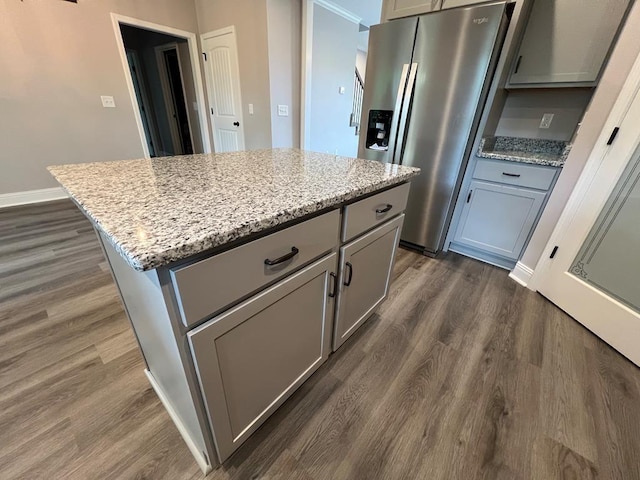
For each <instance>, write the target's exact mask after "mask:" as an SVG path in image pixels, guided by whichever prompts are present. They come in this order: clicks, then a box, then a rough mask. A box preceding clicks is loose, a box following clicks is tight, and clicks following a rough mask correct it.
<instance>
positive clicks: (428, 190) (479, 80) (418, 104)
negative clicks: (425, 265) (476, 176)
mask: <svg viewBox="0 0 640 480" xmlns="http://www.w3.org/2000/svg"><path fill="white" fill-rule="evenodd" d="M504 12H505V4H504V3H495V4H488V5H482V6H473V7H467V8H456V9H453V10H443V11H441V12H437V13H433V14H429V15H423V16H421V17H419V21H418V31H417V35H416V44H415V49H414V54H413V63H414V64H417V71H416V75H415V85H414V86H413V99H412V101H409V100H410V99H405V104H407V105H409V104H410V105H411V109H410V111H406V114H407V115H408V120H407V121H406V125H407V127H406V131H405V132H404V141H405V143H404V150H403V151H402V152H401V156H400V155H397V157H398V158H400V163H402V164H403V165H410V166H415V167H420V168H421V169H422V173H421V174H420V175H419V176H418V177H416V178H415V179H413V181H412V182H411V192H410V194H409V202H408V205H407V211H406V220H405V222H404V228H403V230H402V235H401V239H402V240H403V241H405V242H409V243H411V244H414V245H416V246H419V247H422V248H423V249H424V250H426V251H427V252H432V253H435V252H437V251H438V250H440V249H441V248H442V243H443V241H444V237H445V234H446V227H447V225H448V222H449V221H450V217H451V213H452V211H453V206H454V203H455V197H454V195H457V191H456V190H457V189H458V188H459V180H461V179H462V172H463V168H464V166H466V159H465V158H464V157H465V150H466V149H467V145H468V144H469V142H470V141H473V138H472V137H473V135H472V134H474V133H475V132H472V129H473V127H474V124H476V123H477V122H476V121H475V120H476V119H477V118H479V115H480V114H481V109H482V106H483V104H484V97H485V96H486V95H485V94H486V91H485V90H486V89H484V88H483V87H484V86H485V85H486V86H488V84H489V82H490V78H488V77H489V76H490V72H489V70H490V65H491V59H492V56H493V55H494V50H497V49H499V47H500V46H501V44H502V38H500V39H498V37H501V36H502V35H503V34H504V28H501V27H502V26H503V21H506V20H504V19H505V18H506V16H505V15H504ZM496 55H497V52H496ZM369 78H370V77H369V72H368V71H367V79H369ZM477 116H478V117H477ZM400 136H401V137H402V135H400Z"/></svg>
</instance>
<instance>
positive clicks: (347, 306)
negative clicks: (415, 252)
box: [333, 215, 404, 351]
mask: <svg viewBox="0 0 640 480" xmlns="http://www.w3.org/2000/svg"><path fill="white" fill-rule="evenodd" d="M403 221H404V215H400V216H399V217H397V218H395V219H393V220H390V221H389V222H387V223H385V224H384V225H382V226H380V227H378V228H376V229H375V230H373V231H372V232H370V233H368V234H366V235H364V236H363V237H360V238H358V239H356V240H354V241H353V242H351V243H348V244H347V245H345V246H344V247H342V248H341V249H340V279H341V282H340V287H339V289H338V309H337V313H336V322H335V327H334V333H333V349H334V351H335V350H336V349H337V348H338V347H340V345H342V344H343V343H344V342H345V340H346V339H347V338H349V337H350V336H351V335H352V334H353V333H354V332H355V331H356V329H357V328H358V327H359V326H360V325H362V323H363V322H364V321H365V320H366V319H367V318H369V316H370V315H371V314H372V313H373V312H374V310H375V309H376V307H377V306H378V305H380V303H382V301H383V300H384V299H385V298H386V296H387V293H388V292H389V282H390V279H391V270H392V269H393V262H394V259H395V254H396V248H397V246H398V242H399V241H400V231H401V230H402V222H403Z"/></svg>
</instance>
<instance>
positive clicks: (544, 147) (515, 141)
mask: <svg viewBox="0 0 640 480" xmlns="http://www.w3.org/2000/svg"><path fill="white" fill-rule="evenodd" d="M570 150H571V144H570V143H568V142H562V141H558V140H543V139H539V138H516V137H485V138H483V139H482V141H481V142H480V147H479V148H478V156H479V157H482V158H494V159H497V160H508V161H510V162H520V163H531V164H534V165H543V166H548V167H562V166H563V165H564V162H565V160H566V159H567V156H568V155H569V151H570Z"/></svg>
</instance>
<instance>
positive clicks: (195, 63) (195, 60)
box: [111, 12, 211, 158]
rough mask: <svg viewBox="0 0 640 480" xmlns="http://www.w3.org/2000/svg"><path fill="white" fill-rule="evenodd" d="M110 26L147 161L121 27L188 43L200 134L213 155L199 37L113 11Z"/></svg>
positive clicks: (204, 147)
mask: <svg viewBox="0 0 640 480" xmlns="http://www.w3.org/2000/svg"><path fill="white" fill-rule="evenodd" d="M111 24H112V26H113V32H114V34H115V37H116V44H117V47H118V52H119V53H120V60H121V62H122V68H123V69H124V76H125V81H126V83H127V89H128V90H129V98H130V99H131V107H132V109H133V115H134V118H135V120H136V125H137V126H138V134H139V135H140V142H141V144H142V151H143V155H144V158H150V155H149V148H148V146H147V141H146V137H145V133H144V127H143V125H142V118H141V116H140V110H139V109H138V106H137V105H138V103H137V102H138V101H137V98H136V92H135V89H134V87H133V80H132V79H131V73H130V72H129V64H128V62H127V53H126V50H125V46H124V40H123V39H122V32H121V31H120V25H129V26H131V27H138V28H142V29H144V30H151V31H153V32H159V33H165V34H167V35H172V36H174V37H179V38H183V39H185V40H187V44H188V45H189V53H190V55H191V68H192V70H193V81H194V88H195V93H196V102H197V104H198V118H199V120H200V134H201V136H202V149H203V150H204V153H211V141H210V138H209V122H208V118H207V117H208V115H207V114H206V112H207V108H206V105H207V104H206V102H205V99H204V88H203V85H202V75H201V71H202V70H201V66H200V54H199V53H198V40H197V37H196V34H195V33H193V32H187V31H185V30H179V29H177V28H173V27H168V26H166V25H160V24H157V23H152V22H147V21H146V20H140V19H138V18H133V17H127V16H125V15H120V14H117V13H113V12H111Z"/></svg>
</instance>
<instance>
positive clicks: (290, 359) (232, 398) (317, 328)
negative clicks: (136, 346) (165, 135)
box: [187, 253, 337, 461]
mask: <svg viewBox="0 0 640 480" xmlns="http://www.w3.org/2000/svg"><path fill="white" fill-rule="evenodd" d="M336 260H337V254H336V253H332V254H331V255H328V256H327V257H324V258H323V259H321V260H319V261H317V262H315V263H313V264H311V265H309V266H307V267H306V268H304V269H302V270H301V271H299V272H297V273H294V274H293V275H290V276H289V277H287V278H286V279H284V280H282V281H281V282H278V283H276V284H275V285H274V286H272V287H270V288H268V289H267V290H265V291H264V292H261V293H259V294H257V295H255V296H254V297H251V298H250V299H248V300H246V301H244V302H243V303H241V304H240V305H238V306H236V307H234V308H232V309H230V310H229V311H227V312H225V313H223V314H222V315H220V316H218V317H215V318H213V319H212V320H211V321H209V322H207V323H205V324H203V325H201V326H200V327H198V328H195V329H194V330H192V331H191V332H189V333H188V334H187V338H188V339H189V343H190V345H191V352H192V355H193V359H194V363H195V366H196V372H197V375H198V380H199V382H200V388H201V389H202V393H203V397H204V402H205V406H206V409H207V413H208V415H209V420H210V422H211V426H212V430H213V436H214V440H215V443H216V448H217V450H218V454H219V456H220V460H221V461H225V460H226V459H227V458H228V457H229V455H231V453H233V451H234V450H236V449H237V448H238V447H239V446H240V445H241V444H242V442H244V441H245V440H246V439H247V438H248V437H249V436H250V435H251V433H253V431H255V430H256V429H257V428H258V427H259V426H260V425H261V424H262V423H263V422H264V421H265V420H266V419H267V418H268V417H269V415H271V413H273V412H274V411H275V410H276V409H277V408H278V407H279V406H280V405H281V404H282V403H283V402H284V401H285V400H286V399H287V397H289V396H290V395H291V394H292V393H293V392H294V391H295V389H296V388H298V387H299V386H300V385H301V384H302V383H303V382H304V381H305V380H306V379H307V378H308V377H309V376H310V375H311V374H312V373H313V372H314V371H315V370H317V369H318V367H319V366H320V365H321V364H322V363H324V361H325V360H326V359H327V357H328V356H329V352H330V347H331V345H330V339H331V328H332V325H333V311H334V308H333V307H334V298H333V297H332V295H333V294H332V293H331V291H330V289H332V288H335V287H334V286H333V282H332V281H331V280H330V278H331V277H330V274H332V273H334V272H335V269H336V266H337V265H336Z"/></svg>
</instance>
